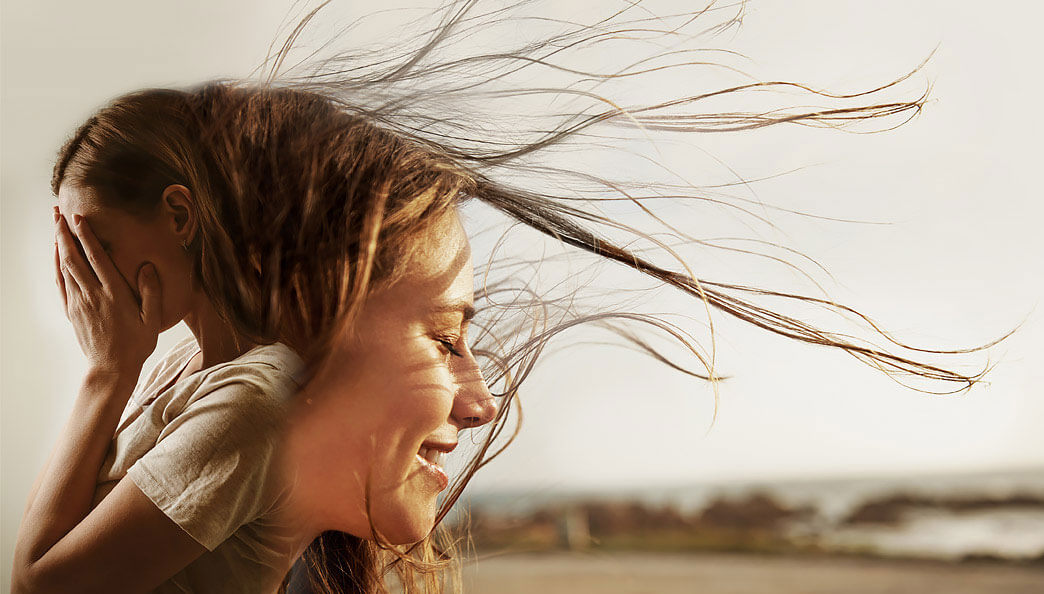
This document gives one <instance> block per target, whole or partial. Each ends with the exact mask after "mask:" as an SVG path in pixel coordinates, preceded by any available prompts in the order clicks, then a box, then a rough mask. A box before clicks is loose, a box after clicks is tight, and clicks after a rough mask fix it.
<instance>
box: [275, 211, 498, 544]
mask: <svg viewBox="0 0 1044 594" xmlns="http://www.w3.org/2000/svg"><path fill="white" fill-rule="evenodd" d="M421 245H422V246H424V249H422V250H421V251H419V252H418V253H416V254H415V256H414V257H413V258H412V260H411V261H410V262H409V264H408V266H407V269H406V273H405V274H404V275H403V277H402V279H401V280H399V281H397V282H396V283H395V284H393V285H391V286H387V287H383V288H379V289H377V290H376V291H374V292H373V293H372V294H371V295H370V296H369V297H368V299H367V301H366V303H365V304H364V306H363V309H362V312H361V315H360V316H359V321H358V322H357V323H356V324H355V325H354V326H353V327H352V328H351V329H350V330H345V331H343V332H342V333H341V334H340V336H339V337H338V338H337V339H336V340H335V341H334V344H333V345H332V349H331V351H330V355H329V358H328V359H327V360H326V361H325V363H324V364H323V365H322V366H321V367H320V368H319V369H318V370H317V372H316V374H315V376H314V378H313V380H312V381H311V382H310V383H309V385H308V387H307V389H306V392H305V393H303V394H301V395H300V396H299V398H298V402H300V403H301V406H300V409H299V410H298V411H297V413H296V416H295V418H294V421H293V422H292V423H291V424H290V434H289V435H288V440H287V445H288V447H287V461H288V463H289V465H290V469H291V472H292V473H293V474H294V476H295V477H296V478H295V484H296V489H295V491H294V493H293V496H292V505H291V510H292V511H291V515H292V516H293V518H292V519H293V520H294V522H295V523H296V524H297V525H300V526H303V527H304V534H303V540H302V543H307V542H309V541H311V539H312V538H314V537H315V536H317V535H318V534H319V533H321V532H322V531H325V530H340V531H343V532H348V533H350V534H353V535H355V536H358V537H360V538H373V533H372V532H371V522H370V520H371V519H372V524H373V526H374V527H376V529H377V530H378V531H379V533H380V535H381V536H382V537H383V538H384V539H385V540H387V541H389V542H391V543H393V544H403V543H411V542H416V541H418V540H420V539H422V538H423V537H425V536H426V535H427V534H428V533H429V532H430V531H431V529H432V527H433V525H434V520H435V514H436V497H437V496H438V494H439V492H440V491H441V490H442V489H443V488H444V487H445V485H444V484H442V482H441V481H440V480H439V479H438V478H437V476H436V475H435V474H434V473H432V472H430V471H429V470H428V469H426V468H425V466H424V464H422V463H421V462H420V461H419V460H418V459H417V453H418V450H419V449H420V448H421V446H422V445H424V444H428V445H438V446H439V447H442V448H449V449H451V448H452V446H453V445H455V444H456V443H457V435H458V433H459V432H460V431H462V430H463V429H467V428H471V427H477V426H479V425H482V424H484V423H488V422H489V421H490V420H492V419H493V417H494V416H495V414H496V404H495V401H494V400H493V397H492V396H491V394H490V392H489V390H488V389H487V387H486V383H485V381H484V380H483V378H482V375H481V373H480V371H479V367H478V364H477V363H476V361H475V358H474V356H473V354H472V353H471V351H470V350H469V348H468V344H467V329H468V322H469V320H470V318H471V316H472V315H473V311H474V310H473V305H472V300H473V297H472V294H473V291H474V281H473V274H474V271H473V267H472V264H471V253H470V247H469V245H468V241H467V238H466V236H465V235H464V231H463V228H462V227H461V224H460V221H459V219H458V217H457V215H456V214H452V215H450V216H447V217H446V218H445V219H444V220H443V221H441V222H440V224H438V225H437V226H436V227H435V228H434V229H433V230H432V231H431V233H430V235H429V236H428V237H427V238H425V239H423V240H422V243H421ZM367 494H368V495H369V500H370V502H371V504H370V513H369V514H368V513H367V509H366V504H365V503H364V502H365V501H366V499H367Z"/></svg>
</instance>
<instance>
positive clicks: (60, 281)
mask: <svg viewBox="0 0 1044 594" xmlns="http://www.w3.org/2000/svg"><path fill="white" fill-rule="evenodd" d="M54 282H55V284H57V285H58V294H59V295H61V296H62V311H64V312H66V313H68V311H69V299H68V296H67V295H66V294H65V277H64V276H63V275H62V262H61V260H60V259H59V256H58V242H57V241H55V242H54Z"/></svg>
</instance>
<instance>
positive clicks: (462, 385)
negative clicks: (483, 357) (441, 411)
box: [450, 359, 497, 429]
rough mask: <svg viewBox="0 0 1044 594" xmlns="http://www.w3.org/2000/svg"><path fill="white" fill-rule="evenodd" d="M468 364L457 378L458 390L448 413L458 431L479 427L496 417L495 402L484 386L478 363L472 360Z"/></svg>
mask: <svg viewBox="0 0 1044 594" xmlns="http://www.w3.org/2000/svg"><path fill="white" fill-rule="evenodd" d="M470 363H471V364H470V365H469V366H468V369H464V370H461V373H460V376H459V377H458V386H459V389H458V390H457V395H456V397H455V398H454V399H453V410H452V411H450V418H451V421H452V422H453V424H454V425H456V426H457V428H458V429H468V428H471V427H479V426H481V425H485V424H486V423H488V422H490V421H492V420H493V418H494V417H496V416H497V402H496V400H495V399H494V398H493V394H491V393H490V391H489V387H488V386H486V380H485V379H484V378H483V377H482V372H481V370H479V366H478V363H477V362H476V361H475V360H474V359H472V360H471V361H470Z"/></svg>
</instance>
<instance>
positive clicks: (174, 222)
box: [160, 184, 199, 246]
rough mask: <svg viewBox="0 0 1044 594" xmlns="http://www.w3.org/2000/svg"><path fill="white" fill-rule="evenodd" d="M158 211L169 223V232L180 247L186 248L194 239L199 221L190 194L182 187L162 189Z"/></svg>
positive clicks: (172, 186)
mask: <svg viewBox="0 0 1044 594" xmlns="http://www.w3.org/2000/svg"><path fill="white" fill-rule="evenodd" d="M160 211H161V212H162V214H163V217H164V218H165V219H166V220H167V221H169V224H170V231H171V232H172V234H173V235H174V237H175V239H176V240H177V241H178V243H180V244H181V245H185V246H187V245H188V244H190V243H192V240H193V239H195V238H196V230H197V227H198V225H199V221H198V220H197V219H196V208H195V202H194V198H193V196H192V192H190V191H189V189H188V188H186V187H185V186H182V185H178V184H175V185H171V186H167V187H166V188H164V189H163V196H162V198H161V200H160Z"/></svg>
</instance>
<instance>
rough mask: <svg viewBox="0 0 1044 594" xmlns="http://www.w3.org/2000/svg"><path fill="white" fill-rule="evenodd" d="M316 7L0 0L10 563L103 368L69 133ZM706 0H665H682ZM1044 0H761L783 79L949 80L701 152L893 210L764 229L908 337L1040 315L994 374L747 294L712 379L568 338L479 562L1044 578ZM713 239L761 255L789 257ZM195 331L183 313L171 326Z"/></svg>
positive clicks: (747, 191)
mask: <svg viewBox="0 0 1044 594" xmlns="http://www.w3.org/2000/svg"><path fill="white" fill-rule="evenodd" d="M434 4H435V3H434V2H426V3H425V2H420V1H419V0H417V1H414V2H406V1H400V0H395V1H390V2H385V3H382V6H381V8H399V7H417V6H420V7H427V8H430V7H431V6H433V5H434ZM547 5H548V4H547V3H542V4H541V5H540V6H541V7H544V8H546V6H547ZM619 5H620V3H618V2H614V1H609V0H606V1H601V2H598V1H595V0H583V1H580V0H576V1H571V2H569V3H568V5H565V3H562V4H558V5H554V6H556V8H555V9H554V10H553V11H552V12H553V13H554V14H553V15H551V16H557V17H559V18H594V17H595V16H597V15H602V14H604V13H606V12H609V11H611V10H612V9H615V8H618V7H619ZM373 8H374V7H373V6H362V5H359V4H358V3H350V2H334V3H333V5H331V6H330V7H328V8H327V9H326V11H325V14H326V15H329V17H326V16H324V18H329V19H331V21H330V22H331V23H332V22H334V21H337V22H347V21H350V20H351V19H352V17H353V15H359V14H363V13H365V12H366V11H369V10H371V9H373ZM299 9H300V6H299V5H295V6H293V7H292V6H291V5H290V4H289V3H286V2H278V1H269V0H265V1H250V2H247V1H245V0H243V1H240V0H222V1H220V2H202V1H192V2H181V3H177V4H175V3H161V2H151V1H138V2H130V1H111V0H103V1H99V2H92V3H73V2H53V1H37V2H29V1H27V0H22V1H12V0H5V2H4V3H3V4H2V15H0V17H2V31H0V34H2V44H3V45H2V70H0V72H2V104H0V109H2V127H0V133H2V146H0V150H2V177H0V196H2V213H0V225H2V237H0V249H2V261H0V266H2V269H0V270H2V287H0V304H2V320H0V328H2V342H0V353H2V364H0V390H2V394H0V397H2V400H0V411H2V420H0V447H2V460H0V461H2V473H3V476H2V497H3V499H2V513H0V520H2V527H0V529H2V546H3V556H2V560H0V562H2V572H3V583H4V584H5V585H6V584H7V583H8V580H9V573H10V563H11V554H12V548H13V544H14V536H15V533H16V530H17V525H18V521H19V519H20V515H21V510H22V505H23V503H24V498H25V496H26V494H27V492H28V490H29V487H30V485H31V483H32V480H33V478H34V477H35V474H36V472H37V471H38V470H39V468H40V466H41V465H42V464H43V461H44V459H45V457H46V455H47V453H48V451H49V449H50V446H51V444H52V443H53V442H54V439H55V437H56V435H57V433H58V431H60V429H61V427H62V425H63V424H64V422H65V420H66V416H67V412H68V410H69V407H70V406H71V404H72V399H73V395H74V392H75V389H76V386H77V385H78V382H79V380H80V376H81V374H82V372H83V371H84V367H83V360H82V357H81V355H80V353H79V349H78V347H77V345H76V342H75V338H74V336H73V334H72V331H71V328H70V327H69V326H68V323H67V322H66V320H65V319H64V317H63V316H62V315H61V314H60V313H59V309H58V307H59V306H58V299H57V295H56V293H55V290H54V285H53V281H52V272H51V259H50V254H51V251H50V250H51V241H52V228H51V216H50V207H51V204H52V203H53V198H52V197H51V196H50V191H49V184H48V182H49V178H50V169H51V165H52V159H53V156H54V154H55V152H56V151H57V149H58V148H59V147H60V145H61V144H62V142H63V141H64V140H65V139H66V138H67V137H68V135H70V134H71V133H72V132H73V130H74V129H75V128H76V127H77V126H78V125H79V124H80V123H81V122H82V121H83V120H84V119H85V118H86V117H88V116H89V115H90V114H91V112H92V111H94V110H95V109H96V108H98V107H100V106H101V105H103V104H104V102H105V101H106V100H107V99H109V98H112V97H114V96H116V95H119V94H121V93H123V92H126V91H129V90H133V89H136V88H141V87H146V86H184V85H190V84H195V83H198V82H201V81H203V80H209V79H213V78H221V77H244V76H247V75H249V74H250V73H251V72H252V71H253V70H254V69H255V67H257V66H258V65H259V64H260V63H261V62H262V61H263V60H264V58H265V55H266V51H267V50H268V49H269V45H270V43H271V42H272V41H273V40H274V39H276V38H277V36H278V34H279V32H280V31H281V26H285V24H286V22H287V19H288V17H289V15H291V14H297V12H296V11H297V10H299ZM691 9H692V6H690V3H689V2H683V1H682V0H678V1H673V2H672V1H661V2H658V3H656V4H655V10H656V11H657V12H659V13H661V14H668V13H670V12H675V11H679V10H691ZM403 15H409V16H411V17H416V16H417V13H410V12H407V13H402V14H398V13H389V14H387V15H385V16H382V17H381V18H379V19H375V20H373V21H371V22H370V24H369V25H367V27H365V28H362V29H360V30H357V31H356V32H355V33H353V35H358V36H359V38H358V39H357V38H355V37H353V38H352V40H351V41H352V42H353V43H355V42H358V43H362V42H364V41H367V40H368V39H369V38H372V39H379V38H381V37H382V36H385V35H387V34H388V32H389V31H394V30H396V29H395V27H397V26H399V25H398V24H397V23H399V22H400V21H401V19H402V18H403ZM1041 17H1044V7H1041V6H1038V5H1037V4H1035V3H1021V4H1019V5H1017V6H1006V7H1005V8H1004V9H1003V10H1002V9H1000V8H991V7H988V6H985V5H983V4H982V3H974V2H943V1H923V2H918V3H915V4H911V3H907V2H900V1H898V0H896V1H892V0H888V1H883V2H876V3H873V5H872V6H868V5H867V4H866V3H863V2H856V1H854V0H853V1H847V0H846V1H836V0H835V1H828V0H818V1H816V0H795V1H793V2H787V3H781V2H769V1H762V2H758V1H753V2H749V3H747V6H746V13H745V16H744V18H743V23H742V26H741V27H739V28H734V29H730V30H729V31H727V32H726V33H724V34H722V35H719V36H717V37H715V38H714V39H713V45H714V46H715V47H722V48H727V49H729V50H731V51H735V52H740V53H742V54H743V55H744V56H746V58H744V60H745V61H744V62H743V63H744V66H745V68H747V69H748V70H749V71H750V72H752V73H754V74H756V75H757V76H758V77H759V78H762V79H765V80H784V79H785V80H799V81H804V82H808V83H810V84H812V85H814V86H816V87H817V88H826V89H830V90H838V91H841V92H851V91H852V90H863V89H867V88H872V87H874V86H877V85H879V84H882V83H884V82H888V81H890V80H892V79H894V78H895V77H896V76H898V75H900V74H903V73H906V72H908V71H910V70H911V69H913V68H915V67H916V66H917V65H918V64H920V63H921V61H922V60H924V58H926V57H927V56H929V55H932V58H931V60H930V61H929V62H928V64H927V65H926V66H925V68H924V69H923V71H922V72H921V73H919V74H918V75H917V76H916V77H915V78H916V80H915V81H914V87H915V88H917V85H918V84H920V85H921V86H922V88H923V86H925V85H930V86H931V96H930V100H929V102H928V103H927V105H926V106H925V109H924V111H923V113H922V114H921V115H920V116H919V117H917V118H916V119H915V120H914V121H912V122H910V123H909V124H907V125H905V126H903V127H901V128H899V129H897V130H894V131H891V132H887V133H883V134H873V135H861V134H847V133H844V132H837V131H830V130H810V129H804V128H801V129H799V128H777V129H773V130H771V131H753V132H748V133H742V134H737V135H729V138H723V137H720V136H716V137H714V138H707V139H702V138H701V139H699V140H698V141H697V142H694V143H693V144H694V146H695V148H694V152H693V153H691V163H699V164H700V165H698V166H693V167H692V169H693V171H691V172H690V173H689V177H690V178H693V181H694V183H698V184H700V183H707V184H710V183H716V182H720V181H721V179H722V178H723V177H728V175H734V176H736V178H737V179H746V180H753V179H760V178H765V177H768V176H775V175H777V174H781V173H786V174H785V175H781V176H778V177H771V179H767V180H765V181H760V182H757V183H754V184H751V186H750V187H743V188H741V189H740V190H737V191H736V195H737V196H738V197H739V199H747V200H755V201H757V202H758V203H761V204H768V205H771V206H773V207H779V208H787V209H796V210H801V211H805V212H811V213H815V214H817V215H820V216H822V217H829V218H834V219H853V220H859V221H873V222H875V223H887V224H859V223H844V222H838V221H833V220H823V219H810V218H807V217H789V218H788V217H786V216H784V215H779V214H778V211H771V214H770V215H769V216H772V217H773V220H774V222H778V223H779V229H778V230H773V231H771V232H765V233H767V235H759V237H760V238H762V239H766V240H770V241H774V242H779V243H781V244H784V245H786V246H788V247H791V248H794V249H797V250H801V251H802V252H804V253H806V254H808V255H810V256H812V257H814V258H815V259H816V260H817V261H818V262H820V263H821V264H822V265H823V266H824V267H825V268H826V269H827V270H829V272H830V273H831V274H832V275H833V280H830V281H829V282H827V283H826V284H825V288H826V289H827V291H828V293H829V294H830V295H831V296H832V297H834V298H836V299H837V300H838V301H840V302H843V303H847V304H850V305H855V306H857V307H858V308H859V309H860V310H863V311H866V312H868V313H870V314H871V315H873V316H874V317H875V319H877V320H878V321H880V322H881V323H882V324H883V325H884V326H885V327H886V328H888V329H889V330H891V331H894V332H895V333H896V334H897V335H899V336H900V337H901V338H903V339H905V340H907V341H909V342H912V343H916V344H919V345H928V346H941V347H951V348H959V347H966V346H973V345H977V344H982V343H984V342H987V341H989V340H991V339H993V338H996V337H998V336H999V335H1002V334H1004V333H1005V332H1007V331H1008V330H1010V329H1011V328H1013V327H1015V326H1017V325H1019V324H1021V326H1020V327H1019V330H1018V331H1017V332H1016V333H1015V334H1014V335H1013V336H1012V337H1011V338H1009V339H1008V340H1006V341H1005V342H1004V343H1002V344H1001V345H1000V346H999V347H997V348H995V349H993V350H992V351H991V355H990V357H991V358H990V361H989V363H990V364H991V365H993V366H994V367H993V369H992V371H991V373H990V374H989V376H988V377H987V382H985V383H983V384H980V385H977V386H976V387H974V388H973V389H972V390H970V391H969V392H967V393H963V394H960V395H956V396H931V395H926V394H922V393H919V392H914V391H911V390H908V389H906V388H904V387H903V386H900V385H898V384H896V383H895V382H893V381H891V380H889V379H888V378H887V377H884V376H883V375H881V374H879V373H876V372H875V371H873V370H871V369H869V368H867V367H865V366H863V365H860V364H859V363H858V362H856V361H855V360H853V359H852V358H851V357H847V356H844V355H843V354H840V353H833V352H827V351H825V350H823V349H815V348H811V347H807V346H803V345H800V344H796V343H791V342H788V341H785V340H782V339H779V338H774V337H771V336H766V335H764V333H761V332H758V331H755V330H752V329H750V328H744V327H742V326H741V325H739V324H736V323H730V322H728V321H722V322H721V323H720V326H719V327H718V329H717V330H718V333H719V334H718V344H717V350H718V359H719V361H718V371H719V373H721V374H723V375H727V376H729V379H728V380H726V381H724V382H722V383H721V384H720V385H719V387H718V394H717V397H718V401H717V403H715V394H714V392H713V391H712V390H711V389H710V388H709V387H708V386H707V385H705V384H703V383H701V382H699V381H696V380H693V379H692V378H689V377H687V376H684V375H682V374H673V373H670V372H666V371H665V370H664V368H663V367H662V366H661V365H660V364H658V363H656V362H654V361H652V360H649V359H646V358H643V357H640V356H635V355H634V354H633V353H629V352H627V351H624V350H621V349H619V348H612V347H600V346H592V345H585V346H584V348H571V349H569V350H566V351H562V352H561V353H552V354H551V356H548V357H546V358H545V360H544V361H543V362H542V364H541V366H540V367H539V368H538V370H537V372H536V373H535V374H534V375H533V376H532V377H531V378H530V380H529V381H528V383H527V384H526V386H525V390H524V391H523V393H522V402H523V406H524V410H525V418H524V422H523V425H522V431H521V433H520V434H519V437H518V439H517V440H516V441H515V443H513V444H512V445H511V446H510V447H509V448H508V450H507V451H506V452H505V453H504V454H503V455H502V456H501V457H499V458H498V459H497V460H496V461H494V462H493V463H492V464H491V465H490V466H488V467H487V468H485V469H483V470H482V471H481V472H480V473H479V474H478V475H476V477H475V479H474V480H473V481H472V483H471V485H470V486H469V488H468V490H467V491H466V492H465V498H464V499H463V500H462V501H461V502H460V504H459V505H458V508H459V509H458V511H460V512H467V513H460V514H457V515H455V516H454V521H457V520H460V518H462V517H464V516H470V523H471V526H472V533H473V545H474V551H475V552H476V553H477V556H478V557H479V558H480V562H479V563H477V564H475V565H472V566H469V568H468V573H467V576H466V577H467V580H468V581H467V582H466V585H467V587H468V591H473V592H502V593H510V592H532V591H535V590H536V589H537V588H540V589H541V590H543V591H544V592H545V593H547V594H551V593H555V592H583V591H586V590H584V589H583V588H588V589H589V590H590V591H598V592H690V591H701V592H769V591H772V592H797V591H801V592H820V591H822V592H845V591H851V592H877V591H881V592H885V591H888V592H894V591H904V590H903V588H907V589H908V591H911V592H913V591H923V590H924V589H925V588H927V587H929V586H930V587H937V588H942V589H943V590H945V591H947V592H962V591H967V592H1001V591H1006V592H1007V591H1010V592H1020V591H1025V592H1030V591H1039V590H1038V588H1039V587H1041V586H1044V571H1042V569H1041V567H1042V560H1044V431H1041V430H1040V427H1041V425H1042V424H1044V388H1042V386H1044V371H1042V367H1044V366H1042V363H1044V322H1042V321H1041V319H1040V314H1039V312H1037V311H1035V310H1036V308H1037V306H1038V304H1039V301H1040V298H1041V296H1042V295H1044V275H1042V274H1041V273H1040V270H1041V265H1040V263H1039V260H1040V259H1041V255H1042V254H1044V234H1042V233H1040V230H1039V228H1040V221H1041V219H1042V218H1044V201H1042V200H1041V191H1040V189H1039V185H1038V180H1037V175H1036V174H1037V172H1038V171H1039V162H1040V159H1041V157H1042V156H1044V155H1042V150H1041V148H1040V144H1039V139H1040V138H1041V137H1042V132H1044V123H1042V119H1041V118H1040V116H1039V115H1038V114H1037V109H1036V107H1037V106H1036V102H1037V101H1038V98H1039V97H1040V96H1041V94H1042V92H1044V82H1042V81H1041V79H1040V78H1039V77H1038V76H1036V75H1035V73H1036V72H1037V70H1038V68H1037V64H1036V58H1037V57H1038V56H1040V55H1041V52H1042V49H1044V48H1042V43H1044V42H1042V41H1041V40H1040V36H1039V34H1038V31H1037V27H1036V24H1037V23H1039V22H1040V20H1041ZM397 19H399V20H397ZM385 27H386V28H387V29H384V28H385ZM933 52H934V54H933ZM694 84H697V85H699V84H701V83H700V81H699V80H696V81H694ZM653 94H654V95H655V89H654V90H653ZM684 156H685V155H683V157H684ZM685 160H686V159H685V158H683V159H682V161H685ZM708 163H710V164H709V165H708ZM681 166H685V165H684V163H683V164H682V165H681ZM733 181H735V180H733ZM679 216H680V215H679ZM686 216H699V215H698V214H694V215H686ZM708 216H710V215H708ZM465 217H466V220H467V221H466V223H467V225H468V227H469V230H472V232H473V235H474V237H475V239H474V247H475V259H476V263H478V264H481V263H482V261H483V260H484V258H485V257H486V255H487V254H488V252H489V251H490V250H491V249H492V245H493V243H494V241H495V239H496V234H495V233H494V234H493V239H490V235H489V229H490V228H491V227H495V225H496V221H495V220H494V219H493V218H492V217H490V216H489V214H488V213H485V212H483V211H481V210H480V209H471V210H469V211H467V212H466V213H465ZM777 219H778V220H777ZM681 222H682V223H685V222H686V221H685V220H681ZM722 233H723V234H724V231H723V232H722ZM708 265H716V266H719V267H721V268H722V269H724V270H727V271H728V272H729V273H732V274H735V276H736V277H737V278H745V279H748V280H751V281H757V280H759V279H769V280H775V279H776V277H775V276H772V275H779V274H781V273H780V272H778V271H775V270H774V269H773V270H772V271H770V270H769V269H767V268H766V269H763V268H759V265H758V264H750V266H751V267H750V268H741V269H737V268H735V265H734V264H732V261H731V260H729V261H723V262H715V263H712V264H708ZM744 266H745V264H744ZM764 282H768V281H767V280H766V281H764ZM664 300H665V301H664V303H665V304H667V305H672V304H673V305H677V302H672V301H670V296H665V297H664ZM665 309H670V307H667V306H665ZM695 315H700V313H699V312H697V313H696V314H695ZM186 332H187V331H186V330H185V329H184V328H183V327H179V328H176V329H174V330H172V331H171V332H170V333H168V335H165V336H164V337H162V340H161V350H162V349H163V348H164V347H165V346H168V345H170V344H172V343H174V342H175V341H176V340H178V339H179V338H180V337H181V336H184V335H185V334H186ZM581 338H583V335H582V334H581V335H578V336H577V340H580V339H581ZM461 521H462V520H461ZM725 553H728V555H726V556H723V555H725ZM897 559H904V561H901V562H900V561H897ZM910 559H913V560H916V562H914V561H910Z"/></svg>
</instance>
